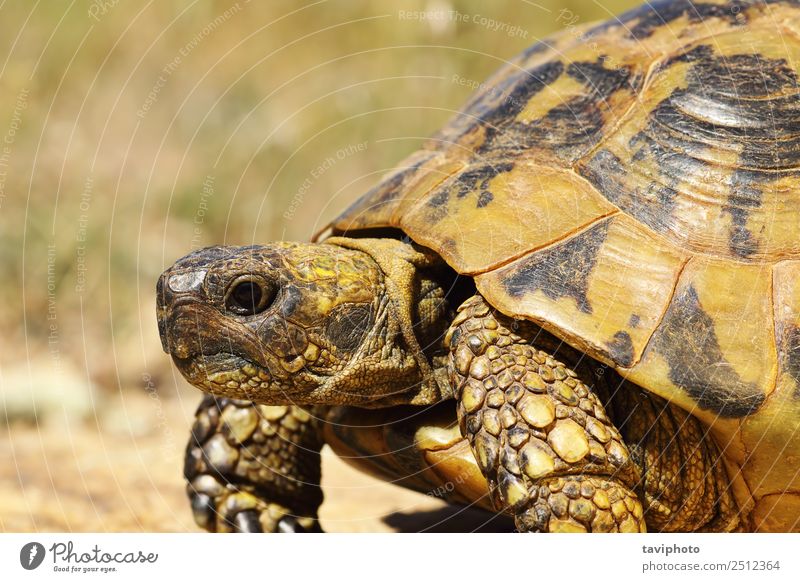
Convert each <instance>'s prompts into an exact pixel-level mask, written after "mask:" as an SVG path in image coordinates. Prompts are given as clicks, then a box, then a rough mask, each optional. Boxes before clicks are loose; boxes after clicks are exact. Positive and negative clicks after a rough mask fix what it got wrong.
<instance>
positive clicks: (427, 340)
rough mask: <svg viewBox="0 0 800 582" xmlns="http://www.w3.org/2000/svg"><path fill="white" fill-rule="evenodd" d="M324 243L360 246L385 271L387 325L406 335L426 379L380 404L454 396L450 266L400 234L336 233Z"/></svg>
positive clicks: (409, 349) (407, 345)
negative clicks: (447, 339) (448, 369)
mask: <svg viewBox="0 0 800 582" xmlns="http://www.w3.org/2000/svg"><path fill="white" fill-rule="evenodd" d="M324 244H333V245H337V246H341V247H345V248H349V249H354V250H358V251H361V252H363V253H365V254H366V255H369V256H370V257H371V258H372V259H373V260H374V261H375V263H376V264H377V265H378V267H379V268H380V270H381V271H382V272H383V275H384V284H385V289H386V294H387V297H388V299H389V301H390V303H391V308H390V313H389V314H388V316H389V317H390V318H391V320H392V321H391V322H388V323H387V328H396V329H397V330H398V332H399V334H400V335H401V336H402V341H401V342H398V343H399V344H402V346H401V348H402V349H404V350H405V351H407V352H408V353H409V355H411V356H412V357H413V358H414V360H415V361H416V363H417V367H418V369H419V376H420V380H419V382H417V383H416V385H414V386H409V387H408V390H407V391H405V392H403V395H402V398H400V399H398V397H397V396H394V397H393V398H392V401H391V402H386V403H384V402H378V403H376V404H377V405H385V406H389V405H394V404H398V403H403V404H420V405H427V404H433V403H435V402H438V401H440V400H443V399H445V398H449V397H450V396H451V394H450V392H451V391H450V388H449V383H448V382H447V378H446V373H444V367H445V364H444V362H445V361H446V360H445V357H444V356H445V355H446V349H445V347H444V334H445V331H446V330H447V327H448V325H449V323H450V321H451V319H452V308H451V307H450V304H449V302H448V299H447V291H448V290H447V288H446V285H447V283H446V276H445V275H444V271H445V270H446V267H445V265H444V263H443V261H442V260H441V258H440V257H439V256H438V255H436V254H435V253H433V252H432V251H430V250H428V249H425V248H423V247H419V246H417V245H414V244H410V243H406V242H403V241H399V240H395V239H388V238H387V239H367V238H363V239H362V238H345V237H331V238H329V239H327V240H325V241H324Z"/></svg>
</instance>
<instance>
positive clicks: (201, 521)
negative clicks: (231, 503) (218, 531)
mask: <svg viewBox="0 0 800 582" xmlns="http://www.w3.org/2000/svg"><path fill="white" fill-rule="evenodd" d="M190 497H191V503H192V515H194V521H195V523H197V525H199V526H200V527H202V528H203V529H205V530H207V531H213V530H214V516H215V515H216V513H217V508H216V505H215V504H214V500H213V499H211V497H209V496H208V495H204V494H203V493H194V494H192V495H191V496H190Z"/></svg>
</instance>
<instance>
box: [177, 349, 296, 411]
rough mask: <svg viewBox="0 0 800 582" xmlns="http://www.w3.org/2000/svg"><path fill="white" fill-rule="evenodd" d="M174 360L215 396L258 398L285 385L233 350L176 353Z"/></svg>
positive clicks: (193, 381)
mask: <svg viewBox="0 0 800 582" xmlns="http://www.w3.org/2000/svg"><path fill="white" fill-rule="evenodd" d="M172 361H173V362H174V364H175V367H176V368H178V370H179V371H180V373H181V375H182V376H183V377H184V378H185V379H186V380H187V381H188V382H189V383H190V384H191V385H192V386H194V387H195V388H199V389H200V390H203V391H204V392H208V393H209V394H213V395H214V396H225V397H228V398H239V399H245V400H253V401H258V400H262V399H263V397H264V396H265V395H267V394H272V393H274V392H275V390H276V389H278V386H279V385H280V384H281V383H280V382H277V381H276V378H274V376H273V375H272V373H271V372H270V371H269V370H268V369H266V368H263V367H261V366H260V365H259V364H256V363H254V362H252V361H251V360H249V359H246V358H243V357H242V356H240V355H238V354H234V353H231V352H217V353H214V354H208V355H204V354H194V355H190V356H188V357H185V358H182V357H180V356H177V355H175V354H172Z"/></svg>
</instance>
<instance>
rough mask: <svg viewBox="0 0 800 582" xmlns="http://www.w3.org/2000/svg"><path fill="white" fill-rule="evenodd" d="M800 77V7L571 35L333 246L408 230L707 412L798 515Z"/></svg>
mask: <svg viewBox="0 0 800 582" xmlns="http://www.w3.org/2000/svg"><path fill="white" fill-rule="evenodd" d="M798 67H800V2H798V1H797V0H784V1H779V0H766V1H760V2H755V1H754V2H744V1H739V0H736V1H732V2H724V1H714V0H705V1H703V2H689V1H686V0H680V1H675V0H673V1H665V2H654V3H652V4H650V5H648V6H645V7H642V8H640V9H637V10H634V11H631V12H629V13H627V14H624V15H623V16H621V17H619V18H618V19H613V20H610V21H609V22H606V23H603V24H599V25H598V24H590V25H587V26H582V27H571V28H568V29H567V30H565V31H563V32H562V33H560V34H559V35H557V36H555V37H553V38H550V39H548V40H546V41H544V42H541V43H539V44H537V45H535V46H533V47H532V48H530V49H528V50H527V51H525V52H524V53H522V54H521V55H519V56H517V57H516V58H514V59H513V60H511V61H510V62H508V63H507V64H506V65H505V66H504V67H503V68H502V69H501V70H500V71H499V72H498V73H496V74H495V75H494V76H493V77H492V78H491V79H490V80H489V81H488V82H487V83H486V85H485V86H484V87H483V89H482V90H481V91H480V92H479V93H478V94H476V95H475V96H474V97H473V98H472V99H471V100H470V101H469V102H468V104H467V105H466V107H465V108H464V109H463V110H462V111H461V112H460V113H459V114H458V115H456V116H455V118H454V119H453V120H452V121H451V122H450V123H449V124H448V125H447V126H446V127H445V128H444V129H443V130H442V131H440V132H439V133H438V134H437V135H435V136H434V137H433V138H432V139H430V140H429V141H428V142H427V143H426V144H425V146H424V147H423V149H421V150H420V151H418V152H416V153H414V154H412V155H411V156H410V157H409V158H408V159H406V160H405V161H404V162H403V163H402V164H401V165H400V167H399V169H398V170H396V171H395V172H393V173H391V174H390V175H389V176H387V177H386V178H385V179H384V180H383V181H382V182H381V183H380V184H379V185H378V186H376V187H375V188H373V189H372V190H371V191H369V192H368V193H367V194H366V195H365V196H364V197H362V198H361V199H360V200H358V201H357V202H356V203H355V204H353V205H352V206H351V207H350V208H348V209H347V210H346V211H345V212H344V213H343V214H342V215H341V216H340V217H339V218H338V219H336V220H335V221H334V222H333V223H332V225H331V226H332V229H333V232H334V233H336V234H347V235H350V236H358V232H359V231H362V230H367V229H375V228H378V227H394V228H399V229H402V230H403V231H404V232H405V233H406V234H407V235H408V236H409V237H411V238H412V239H413V240H414V241H415V242H417V243H419V244H421V245H424V246H426V247H429V248H431V249H433V250H434V251H436V252H437V253H439V254H440V255H441V256H442V257H443V258H444V260H445V261H446V262H447V263H448V264H449V265H450V266H451V267H452V268H453V269H455V270H456V271H457V272H459V273H461V274H464V275H469V276H472V277H474V280H475V282H476V285H477V288H478V290H479V291H480V293H481V294H482V295H483V296H484V297H485V298H486V299H487V300H488V301H489V302H490V303H492V304H493V305H494V306H495V307H496V308H497V309H498V310H500V311H501V312H503V313H505V314H507V315H510V316H513V317H518V318H527V319H530V320H532V321H534V322H535V323H537V324H538V325H540V326H542V327H543V328H545V329H546V330H548V331H549V332H551V333H553V334H555V335H556V336H557V337H559V338H561V339H562V340H564V341H566V342H567V343H569V344H571V345H573V346H574V347H576V348H578V349H580V350H582V351H583V352H585V353H586V354H588V355H590V356H592V357H593V358H595V359H596V360H599V361H600V362H603V363H605V364H607V365H610V366H613V367H614V368H615V369H616V370H617V371H619V372H620V374H622V375H623V376H624V377H626V378H627V379H629V380H631V381H633V382H635V383H636V384H638V385H640V386H642V387H643V388H645V389H646V390H649V391H651V392H653V393H656V394H658V395H660V396H662V397H664V398H666V399H668V400H670V401H672V402H674V403H676V404H678V405H680V406H682V407H683V408H685V409H686V410H687V411H689V412H691V413H693V414H695V415H696V416H698V417H699V418H700V419H701V420H702V421H704V422H705V423H707V424H708V426H709V427H710V429H711V433H712V435H713V436H714V438H716V439H717V440H718V442H719V444H720V446H721V449H722V450H724V451H725V455H726V461H727V462H729V463H730V467H729V469H731V468H732V469H733V471H734V473H735V474H736V475H737V477H736V479H735V484H734V488H735V489H736V491H737V497H738V498H739V499H740V501H741V499H744V498H748V499H754V500H756V501H758V503H757V506H756V508H755V512H756V514H759V513H762V514H763V516H762V517H761V519H762V522H764V523H766V521H769V520H773V521H774V520H778V521H780V520H781V519H788V517H782V516H781V515H780V514H781V513H783V514H784V515H786V514H790V513H791V514H795V515H796V514H797V513H798V512H799V511H800V477H799V476H798V475H799V474H800V472H799V471H798V469H799V468H800V458H799V457H798V455H799V454H800V453H798V452H797V451H800V430H798V429H800V424H799V422H798V419H800V232H799V229H798V225H800V87H799V86H798V75H799V74H800V70H799V69H798ZM787 492H788V493H790V494H791V495H783V496H780V495H779V494H784V493H787ZM786 504H789V505H786ZM779 505H780V507H785V508H786V509H788V508H789V507H790V506H791V508H792V509H791V510H790V511H784V512H781V511H776V509H778V506H779ZM750 506H751V507H752V502H750ZM758 519H759V517H758V515H756V520H757V521H758ZM764 520H766V521H764ZM790 525H791V524H790ZM795 527H796V526H795ZM778 529H780V527H778Z"/></svg>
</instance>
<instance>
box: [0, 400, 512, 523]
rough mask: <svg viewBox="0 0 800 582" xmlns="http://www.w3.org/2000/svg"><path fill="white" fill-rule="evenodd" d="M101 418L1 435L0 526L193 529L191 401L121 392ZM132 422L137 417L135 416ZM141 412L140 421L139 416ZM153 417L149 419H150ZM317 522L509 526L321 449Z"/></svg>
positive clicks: (20, 426)
mask: <svg viewBox="0 0 800 582" xmlns="http://www.w3.org/2000/svg"><path fill="white" fill-rule="evenodd" d="M118 404H119V405H117V406H111V407H108V406H106V410H115V411H116V414H111V413H109V414H106V415H105V416H104V418H103V420H102V421H99V420H95V421H86V422H82V423H77V424H76V423H72V424H65V423H59V422H57V421H53V420H50V421H48V422H47V423H45V424H44V425H43V426H37V425H34V424H30V423H24V422H14V423H12V424H11V425H8V426H6V427H5V431H6V434H5V435H3V434H2V432H0V459H3V463H1V464H0V530H2V531H17V532H19V531H25V532H29V531H74V532H81V531H103V532H113V531H125V532H140V531H166V532H193V531H197V530H198V528H197V527H196V526H195V525H194V522H193V521H192V517H191V514H190V511H189V507H188V503H187V501H186V499H185V496H184V491H183V486H184V485H183V479H182V476H181V470H182V452H183V443H184V441H185V439H186V435H188V427H189V424H190V420H191V407H192V406H193V403H192V404H191V405H190V404H189V403H184V404H183V405H182V406H181V405H179V403H177V402H164V403H158V406H159V408H158V414H157V415H155V414H154V412H153V411H154V409H153V402H152V401H151V400H149V399H148V398H147V397H131V396H129V395H128V396H126V397H125V401H124V402H120V403H118ZM131 419H134V420H135V421H136V422H134V421H133V420H131ZM142 419H145V420H144V422H142ZM147 419H150V421H149V423H148V420H147ZM323 487H324V490H325V496H326V499H325V503H324V504H323V506H322V508H321V512H320V515H321V520H322V524H323V528H324V529H325V530H326V531H329V532H391V531H405V532H417V531H473V530H476V529H482V530H484V531H498V530H499V531H504V530H507V528H508V527H509V525H508V523H503V524H500V523H498V522H497V521H496V520H495V521H490V522H487V518H488V517H491V516H488V514H486V513H483V512H480V511H472V510H465V509H464V508H460V507H455V506H449V505H447V504H445V503H443V502H442V501H440V500H438V499H435V498H433V497H430V496H425V495H421V494H419V493H416V492H413V491H408V490H405V489H401V488H399V487H396V486H394V485H390V484H388V483H384V482H382V481H379V480H377V479H374V478H372V477H370V476H367V475H364V474H362V473H360V472H359V471H357V470H355V469H353V468H351V467H350V466H348V465H346V464H345V463H343V462H342V461H341V460H339V459H338V458H337V457H336V456H335V455H334V454H333V453H332V452H331V451H329V450H327V449H326V450H324V452H323Z"/></svg>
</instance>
